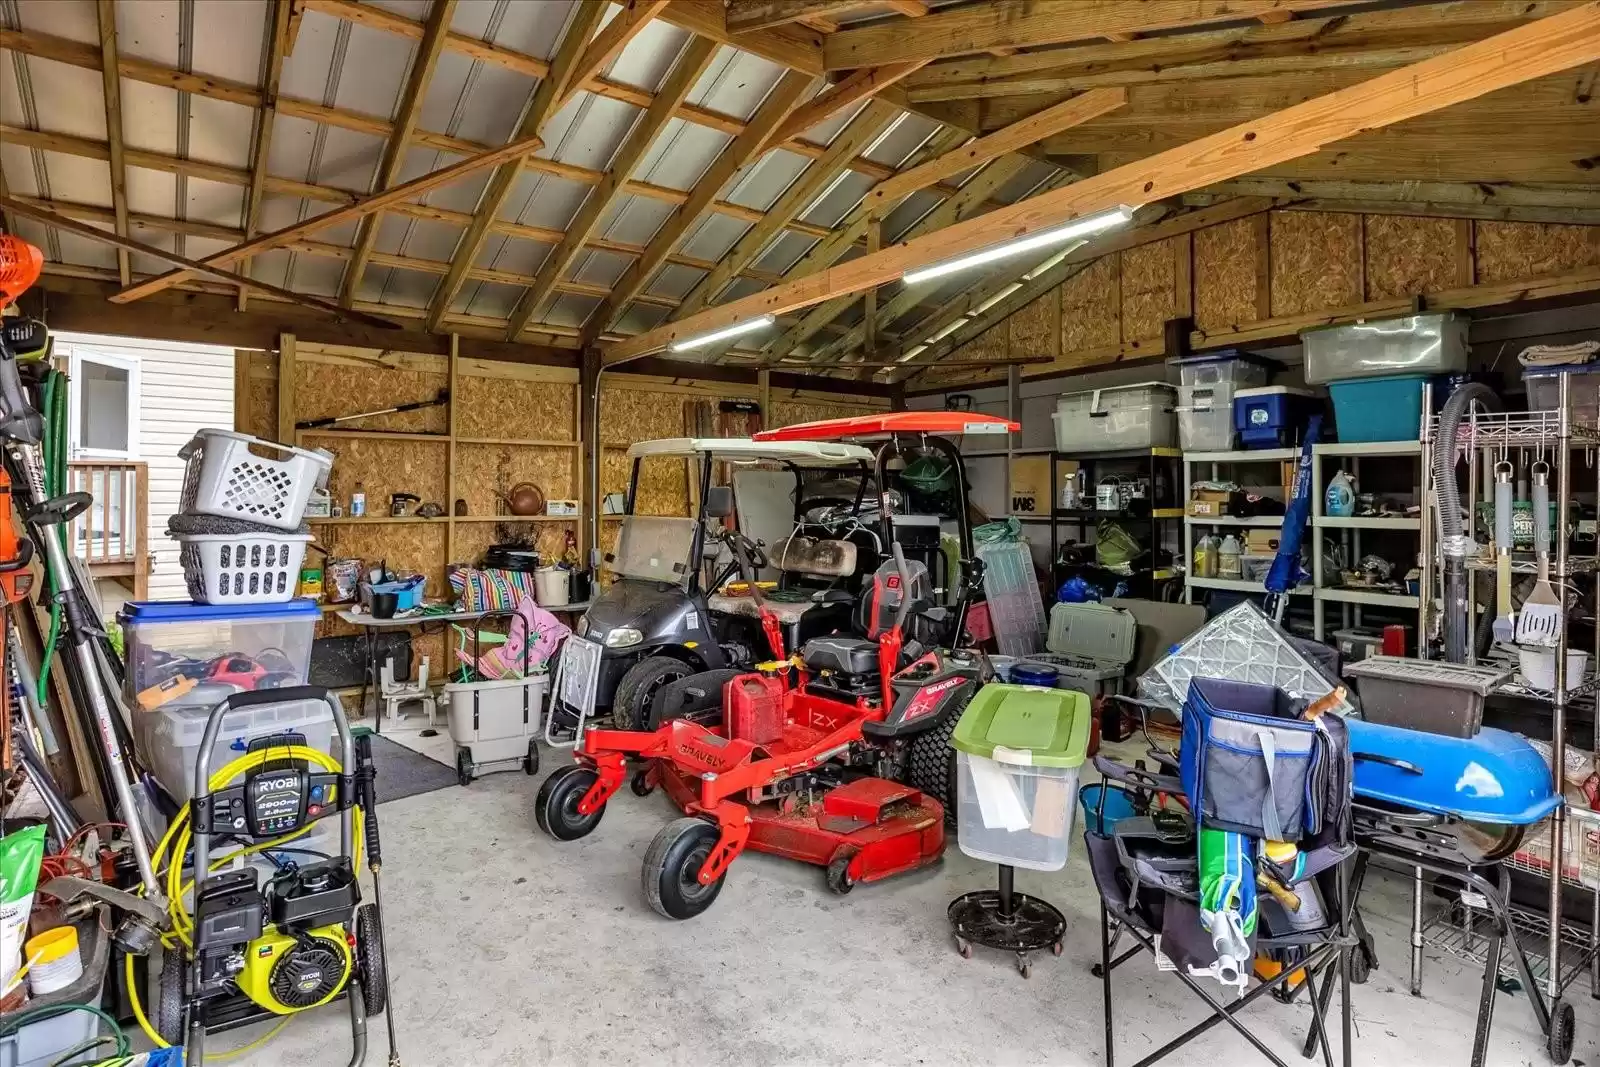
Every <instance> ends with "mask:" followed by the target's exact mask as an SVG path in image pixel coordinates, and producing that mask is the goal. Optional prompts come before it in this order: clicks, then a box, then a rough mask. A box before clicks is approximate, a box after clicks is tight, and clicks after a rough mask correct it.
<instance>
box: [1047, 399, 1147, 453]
mask: <svg viewBox="0 0 1600 1067" xmlns="http://www.w3.org/2000/svg"><path fill="white" fill-rule="evenodd" d="M1177 406H1178V391H1177V389H1175V388H1173V387H1172V386H1170V385H1168V384H1167V383H1166V382H1140V383H1139V384H1137V385H1119V386H1115V387H1113V388H1110V389H1091V390H1088V391H1086V392H1082V393H1067V394H1065V395H1064V396H1062V397H1061V399H1060V400H1058V401H1056V410H1055V412H1054V413H1053V414H1052V415H1051V416H1050V417H1051V418H1052V419H1053V420H1054V421H1055V424H1056V448H1057V449H1058V450H1060V451H1062V452H1110V451H1115V450H1117V449H1122V448H1156V447H1170V446H1172V445H1173V444H1174V443H1175V442H1176V441H1177V436H1178V425H1177V418H1176V416H1175V414H1174V409H1176V408H1177Z"/></svg>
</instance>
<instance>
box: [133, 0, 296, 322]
mask: <svg viewBox="0 0 1600 1067" xmlns="http://www.w3.org/2000/svg"><path fill="white" fill-rule="evenodd" d="M293 13H294V0H272V5H271V10H270V15H271V22H270V23H269V24H268V29H267V34H268V37H267V58H266V72H265V73H266V76H265V78H263V80H262V87H261V107H260V109H259V111H258V112H257V114H256V132H255V138H254V143H253V144H252V145H251V148H250V188H249V192H247V193H246V194H245V200H244V238H243V239H244V240H246V241H248V240H249V239H250V238H252V237H254V236H255V235H256V225H257V223H259V222H260V220H261V202H262V200H263V199H264V194H265V192H266V182H267V153H268V151H269V150H270V149H271V147H272V127H273V125H274V123H275V122H276V119H277V115H278V86H279V84H280V83H281V82H282V80H283V61H284V59H285V58H286V57H287V56H288V54H289V47H290V26H291V25H292V24H293ZM119 66H120V64H119ZM239 273H240V274H244V275H248V274H249V273H250V260H248V259H247V260H245V261H244V262H242V263H240V264H239ZM123 284H124V285H126V284H127V283H126V282H124V283H123ZM249 291H250V290H249V289H248V288H246V287H245V286H242V285H241V286H240V287H239V310H240V311H244V310H246V309H247V308H248V307H249V306H250V301H249V300H248V298H247V296H246V294H247V293H249Z"/></svg>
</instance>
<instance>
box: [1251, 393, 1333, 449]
mask: <svg viewBox="0 0 1600 1067" xmlns="http://www.w3.org/2000/svg"><path fill="white" fill-rule="evenodd" d="M1316 410H1317V398H1316V395H1315V394H1313V393H1312V392H1311V391H1310V390H1309V389H1291V388H1290V387H1289V386H1287V385H1265V386H1261V387H1260V388H1256V389H1240V390H1238V391H1237V392H1235V393H1234V394H1233V428H1234V429H1235V430H1237V431H1238V432H1239V443H1240V444H1241V445H1243V446H1244V447H1245V448H1289V447H1291V446H1292V445H1294V444H1295V442H1297V441H1298V440H1299V439H1300V431H1301V430H1302V429H1303V428H1304V427H1305V425H1306V422H1307V420H1308V419H1309V418H1310V417H1311V415H1312V413H1313V412H1315V411H1316Z"/></svg>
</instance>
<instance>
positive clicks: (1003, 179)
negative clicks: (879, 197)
mask: <svg viewBox="0 0 1600 1067" xmlns="http://www.w3.org/2000/svg"><path fill="white" fill-rule="evenodd" d="M1025 165H1026V164H1025V162H1024V161H1023V160H1022V159H1020V158H1018V157H1015V156H1011V157H1007V158H1004V159H997V160H995V161H994V162H993V163H990V164H989V165H988V166H987V167H985V168H983V170H981V171H979V172H978V173H977V174H975V175H973V177H972V178H971V179H969V180H968V182H967V184H966V185H965V186H964V187H963V188H962V194H961V195H960V196H955V197H952V198H951V199H949V200H946V201H945V202H944V203H943V204H941V205H939V206H938V207H936V208H934V209H933V210H932V211H930V212H928V214H926V215H924V216H923V217H922V218H920V219H918V220H917V221H916V222H915V223H913V224H912V225H911V226H910V227H909V228H908V229H907V230H906V231H905V232H904V233H902V234H900V235H899V239H900V240H903V241H909V240H912V239H914V238H917V237H920V236H922V235H923V234H927V233H934V232H936V231H938V230H940V229H943V228H944V227H946V226H949V225H952V224H954V223H956V222H959V221H960V220H962V219H964V218H969V217H971V216H972V215H973V214H974V213H976V212H978V211H980V210H981V209H982V206H983V205H984V204H985V203H986V202H987V201H988V198H989V195H990V194H991V193H993V192H994V191H995V190H997V189H999V188H1000V187H1001V186H1003V185H1005V184H1006V183H1007V182H1009V181H1010V180H1011V179H1012V178H1014V177H1016V176H1017V175H1018V174H1020V173H1021V172H1022V168H1023V167H1024V166H1025ZM874 217H875V213H874V212H873V211H871V210H869V209H868V208H867V207H866V205H865V204H863V205H860V206H859V207H858V209H857V210H856V212H854V213H852V217H851V220H850V225H849V227H848V228H847V230H846V231H845V232H852V231H854V230H856V229H859V230H860V232H861V233H862V234H863V235H864V234H865V233H866V229H867V226H868V225H869V224H870V223H871V220H872V219H873V218H874ZM846 251H847V246H846V245H845V244H844V243H843V242H830V241H821V242H819V243H818V244H817V246H816V247H815V248H813V249H812V250H811V251H810V252H809V253H807V254H806V256H805V257H804V258H803V259H801V261H800V262H799V263H797V264H796V265H795V267H794V268H793V269H792V270H791V271H790V272H789V278H790V279H791V280H794V279H798V278H805V277H809V276H810V275H813V274H815V273H817V272H818V271H822V270H827V269H828V268H829V267H831V266H833V264H834V263H836V262H837V261H838V260H839V258H840V257H841V256H843V255H844V254H845V252H846ZM854 302H855V294H853V293H851V294H848V295H845V296H838V297H834V298H832V299H830V300H824V301H822V302H821V303H819V304H817V305H815V306H813V307H811V308H808V309H807V310H806V312H805V313H804V314H803V315H801V316H799V319H798V321H797V322H795V324H794V325H792V326H790V327H789V328H788V329H787V330H785V331H784V332H783V333H782V334H781V335H779V336H778V337H776V338H774V339H773V340H772V341H771V342H770V343H768V344H767V345H765V346H763V349H762V350H763V352H767V353H775V358H777V357H784V356H787V355H789V354H791V353H793V352H794V351H795V350H796V349H797V348H799V347H800V346H801V345H802V344H804V343H805V342H806V341H809V340H810V339H811V338H812V337H815V336H816V335H817V334H818V333H819V332H820V331H821V330H822V328H823V327H824V326H825V325H826V324H827V323H830V322H832V321H833V320H834V319H836V318H838V317H839V316H840V315H842V314H843V313H844V311H845V309H846V308H848V307H849V306H850V305H851V304H852V303H854ZM890 319H891V316H890V315H889V314H888V313H887V309H885V308H880V309H879V321H882V322H888V321H890Z"/></svg>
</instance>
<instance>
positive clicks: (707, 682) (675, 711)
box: [645, 667, 748, 730]
mask: <svg viewBox="0 0 1600 1067" xmlns="http://www.w3.org/2000/svg"><path fill="white" fill-rule="evenodd" d="M746 673H748V672H747V671H741V670H736V669H734V668H731V667H723V668H718V669H717V670H714V671H697V672H695V673H693V674H690V675H688V676H686V677H683V678H679V679H677V680H676V681H672V682H667V683H666V684H665V685H663V686H661V688H659V689H657V690H656V696H655V699H654V700H652V701H651V702H650V719H649V722H648V723H646V725H645V729H647V730H659V729H660V728H661V725H662V724H663V723H667V722H671V721H672V720H673V719H692V720H694V721H696V722H699V723H700V724H701V725H703V726H716V725H718V724H720V723H721V722H722V690H723V689H724V688H725V687H726V686H727V684H728V683H729V682H731V681H733V680H734V679H735V678H737V677H738V676H739V675H741V674H746ZM690 689H695V690H700V689H704V690H706V692H707V694H708V697H709V694H710V692H711V691H712V690H715V691H716V698H715V703H714V706H713V707H711V708H707V709H701V711H700V712H698V713H694V714H685V713H684V709H685V708H686V707H687V706H688V704H689V701H690V700H691V699H692V698H691V696H690V695H689V693H688V690H690Z"/></svg>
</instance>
